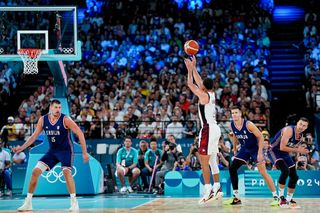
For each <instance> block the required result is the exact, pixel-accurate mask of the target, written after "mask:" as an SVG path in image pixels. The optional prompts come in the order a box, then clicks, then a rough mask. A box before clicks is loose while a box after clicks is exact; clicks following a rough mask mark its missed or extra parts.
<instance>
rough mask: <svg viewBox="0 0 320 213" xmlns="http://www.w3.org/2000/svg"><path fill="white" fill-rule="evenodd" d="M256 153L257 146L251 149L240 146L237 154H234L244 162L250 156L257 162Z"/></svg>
mask: <svg viewBox="0 0 320 213" xmlns="http://www.w3.org/2000/svg"><path fill="white" fill-rule="evenodd" d="M257 155H258V147H256V148H253V149H246V148H245V147H241V148H240V151H239V152H238V154H237V155H236V156H235V158H236V159H239V160H242V161H245V162H246V163H247V162H248V161H249V159H250V157H251V159H252V160H253V161H254V162H257Z"/></svg>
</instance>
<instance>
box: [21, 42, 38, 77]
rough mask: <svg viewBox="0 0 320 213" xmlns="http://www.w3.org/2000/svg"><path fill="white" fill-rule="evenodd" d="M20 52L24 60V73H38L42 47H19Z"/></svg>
mask: <svg viewBox="0 0 320 213" xmlns="http://www.w3.org/2000/svg"><path fill="white" fill-rule="evenodd" d="M18 54H19V55H20V57H21V59H22V61H23V74H38V61H39V58H40V56H41V54H42V50H41V49H30V48H27V49H19V50H18Z"/></svg>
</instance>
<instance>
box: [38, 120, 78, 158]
mask: <svg viewBox="0 0 320 213" xmlns="http://www.w3.org/2000/svg"><path fill="white" fill-rule="evenodd" d="M64 117H65V115H64V114H60V117H59V118H58V120H57V121H56V123H51V121H50V120H49V114H46V115H44V116H43V130H44V132H45V134H46V135H47V137H48V141H49V146H50V151H70V152H71V151H72V150H73V144H72V142H71V140H70V132H69V129H66V128H65V126H64V123H63V119H64Z"/></svg>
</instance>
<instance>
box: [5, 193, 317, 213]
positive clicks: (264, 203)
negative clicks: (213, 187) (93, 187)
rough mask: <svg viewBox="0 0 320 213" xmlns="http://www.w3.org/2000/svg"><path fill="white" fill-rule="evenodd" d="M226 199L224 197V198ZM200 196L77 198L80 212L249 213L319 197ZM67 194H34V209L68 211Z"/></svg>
mask: <svg viewBox="0 0 320 213" xmlns="http://www.w3.org/2000/svg"><path fill="white" fill-rule="evenodd" d="M23 199H24V197H22V196H17V197H13V198H10V199H9V198H0V212H16V209H17V208H18V207H19V206H20V205H21V204H22V202H23ZM224 199H227V198H224ZM198 200H199V198H195V197H193V198H178V197H165V196H158V197H156V196H149V195H145V196H144V195H128V196H116V195H114V196H107V195H98V196H92V197H90V196H86V197H81V196H79V197H78V202H79V206H80V212H84V213H85V212H106V213H112V212H114V213H115V212H129V211H130V212H159V213H162V212H165V213H176V212H183V213H189V212H190V213H197V212H199V213H207V212H208V213H209V212H210V213H212V212H214V213H220V212H230V213H242V212H243V213H249V212H258V213H261V212H273V213H277V212H279V213H280V212H288V213H289V212H290V213H295V212H298V213H300V212H306V213H311V212H320V198H297V199H296V201H297V203H298V204H299V205H300V206H301V208H300V209H283V208H280V207H271V206H269V202H270V201H271V200H270V198H243V199H242V201H243V204H242V205H241V206H223V205H222V200H221V199H220V200H218V201H212V202H210V203H209V204H206V205H203V206H199V205H198ZM68 208H69V198H68V197H35V198H34V199H33V209H34V211H33V212H50V213H53V212H57V213H58V212H68Z"/></svg>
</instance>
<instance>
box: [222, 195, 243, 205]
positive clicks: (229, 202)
mask: <svg viewBox="0 0 320 213" xmlns="http://www.w3.org/2000/svg"><path fill="white" fill-rule="evenodd" d="M223 204H224V205H241V200H240V199H238V198H236V197H232V198H230V199H229V200H226V201H224V202H223Z"/></svg>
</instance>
